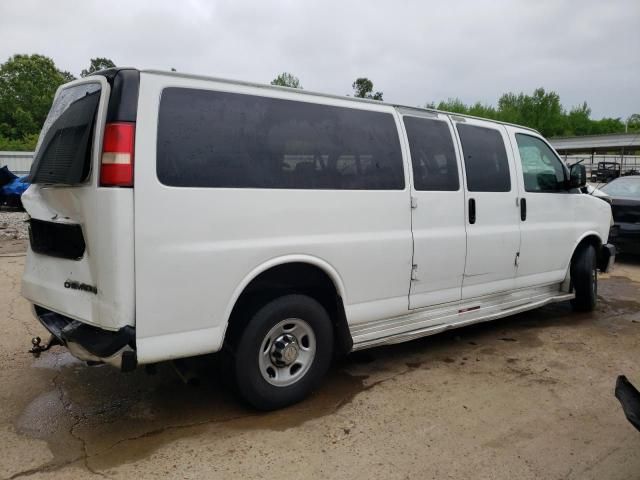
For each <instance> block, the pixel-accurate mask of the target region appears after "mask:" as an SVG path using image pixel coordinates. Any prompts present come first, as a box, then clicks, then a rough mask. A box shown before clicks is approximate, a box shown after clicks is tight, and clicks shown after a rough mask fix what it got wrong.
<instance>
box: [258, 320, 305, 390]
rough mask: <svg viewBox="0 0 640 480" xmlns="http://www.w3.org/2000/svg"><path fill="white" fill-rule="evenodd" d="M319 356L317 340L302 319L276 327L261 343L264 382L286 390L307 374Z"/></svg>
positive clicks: (283, 322) (259, 362)
mask: <svg viewBox="0 0 640 480" xmlns="http://www.w3.org/2000/svg"><path fill="white" fill-rule="evenodd" d="M315 355H316V337H315V334H314V333H313V329H312V328H311V326H310V325H309V324H308V323H307V322H305V321H304V320H302V319H300V318H287V319H286V320H282V321H281V322H278V323H277V324H276V325H274V327H273V328H271V330H269V332H268V333H267V335H266V336H265V337H264V339H263V340H262V343H261V347H260V352H259V355H258V364H259V368H260V373H261V374H262V378H264V379H265V380H266V381H267V382H269V383H270V384H271V385H275V386H278V387H286V386H288V385H292V384H294V383H296V382H297V381H298V380H300V379H301V378H302V377H304V375H305V374H306V373H307V371H308V370H309V368H310V367H311V365H312V363H313V359H314V358H315Z"/></svg>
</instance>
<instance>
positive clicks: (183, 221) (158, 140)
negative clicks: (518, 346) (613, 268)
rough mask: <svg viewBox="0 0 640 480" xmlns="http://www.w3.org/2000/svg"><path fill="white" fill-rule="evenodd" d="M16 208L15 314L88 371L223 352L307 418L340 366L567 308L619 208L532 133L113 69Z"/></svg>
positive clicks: (80, 94)
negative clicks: (364, 354) (368, 352)
mask: <svg viewBox="0 0 640 480" xmlns="http://www.w3.org/2000/svg"><path fill="white" fill-rule="evenodd" d="M30 177H31V181H32V182H33V184H32V186H31V187H30V188H29V190H28V191H27V192H26V193H25V195H24V197H23V202H24V205H25V208H26V210H27V212H28V213H29V215H30V217H31V219H30V246H29V251H28V255H27V259H26V267H25V272H24V277H23V282H22V292H23V295H24V296H25V297H26V298H27V299H28V300H29V301H30V302H31V303H32V304H33V306H34V312H35V315H36V317H37V318H38V319H39V320H40V322H42V324H43V325H44V326H45V327H46V328H47V329H48V330H49V332H51V334H52V342H54V343H60V344H63V345H65V346H66V347H67V348H68V349H69V351H70V352H71V353H72V354H73V355H75V356H76V357H77V358H79V359H81V360H86V361H88V362H90V363H93V362H102V363H109V364H112V365H115V366H117V367H118V368H121V369H122V370H130V369H133V368H135V367H136V366H137V365H140V364H149V363H155V362H161V361H166V360H171V359H179V358H184V357H191V356H195V355H201V354H206V353H211V352H219V351H221V352H223V354H224V355H225V356H226V358H227V359H228V361H229V363H230V365H231V370H232V377H233V378H234V379H235V383H236V385H237V390H238V392H239V393H240V395H241V397H242V398H244V399H245V400H246V401H248V402H249V403H250V404H252V405H254V406H255V407H257V408H261V409H273V408H278V407H282V406H285V405H288V404H291V403H294V402H297V401H299V400H301V399H302V398H303V397H305V396H306V395H307V394H308V393H309V392H310V391H312V390H313V389H314V388H316V387H317V386H318V384H319V382H320V380H321V379H322V377H323V375H324V374H325V373H326V371H327V369H328V368H329V365H330V362H331V359H332V357H333V356H334V355H335V354H338V353H346V352H350V351H353V350H359V349H363V348H368V347H373V346H376V345H381V344H389V343H396V342H403V341H406V340H411V339H413V338H417V337H421V336H425V335H431V334H434V333H438V332H441V331H443V330H446V329H449V328H454V327H459V326H463V325H469V324H472V323H476V322H484V321H487V320H493V319H496V318H501V317H505V316H508V315H512V314H514V313H517V312H522V311H524V310H529V309H532V308H536V307H540V306H541V305H545V304H547V303H549V302H558V301H571V302H572V304H573V306H574V307H575V309H578V310H591V309H593V308H594V306H595V304H596V299H597V270H598V269H599V270H601V271H604V270H606V269H607V268H608V267H609V266H610V265H611V264H612V263H613V261H614V257H615V255H614V252H615V250H614V249H613V247H612V246H611V245H608V244H607V237H608V233H609V227H610V223H611V208H610V206H609V205H608V204H607V203H606V202H603V201H601V200H599V199H597V198H594V197H592V196H590V195H587V194H584V193H582V191H581V187H583V186H584V184H585V178H586V175H585V172H584V168H583V167H582V166H580V165H578V166H576V167H575V168H573V169H572V170H571V171H569V170H568V169H567V167H566V166H565V164H564V163H563V162H562V161H561V160H560V158H559V157H558V155H557V154H556V152H555V151H554V150H553V148H551V147H550V146H549V144H548V143H547V141H546V140H545V139H544V138H543V137H542V136H541V135H540V134H539V133H537V132H536V131H533V130H531V129H528V128H524V127H519V126H516V125H508V124H504V123H499V122H494V121H488V120H482V119H479V118H473V117H469V116H464V115H454V114H449V113H446V112H440V111H436V110H429V109H421V108H411V107H403V106H397V105H391V104H386V103H382V102H377V101H368V100H362V99H356V98H345V97H338V96H333V95H323V94H318V93H311V92H307V91H301V90H294V89H289V88H280V87H273V86H265V85H256V84H251V83H245V82H237V81H228V80H221V79H216V78H208V77H201V76H195V75H184V74H180V73H168V72H158V71H145V70H136V69H122V68H117V69H109V70H104V71H101V72H98V73H96V74H94V75H91V76H89V77H86V78H84V79H81V80H77V81H74V82H71V83H68V84H66V85H63V86H62V87H60V88H59V90H58V92H57V94H56V97H55V100H54V102H53V106H52V107H51V111H50V113H49V116H48V117H47V120H46V122H45V125H44V128H43V130H42V133H41V135H40V140H39V144H38V147H37V152H36V155H35V159H34V163H33V168H32V170H31V173H30Z"/></svg>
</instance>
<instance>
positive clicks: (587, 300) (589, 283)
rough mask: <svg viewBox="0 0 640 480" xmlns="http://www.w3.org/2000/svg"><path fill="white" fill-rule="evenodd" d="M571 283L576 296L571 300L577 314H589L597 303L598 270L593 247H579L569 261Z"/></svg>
mask: <svg viewBox="0 0 640 480" xmlns="http://www.w3.org/2000/svg"><path fill="white" fill-rule="evenodd" d="M571 281H572V282H573V288H574V290H575V293H576V296H575V298H574V299H573V300H571V305H572V306H573V309H574V310H575V311H577V312H591V311H593V310H594V309H595V308H596V303H597V301H598V268H597V261H596V249H595V248H594V247H593V245H585V246H584V247H581V248H580V249H579V250H578V251H577V252H576V253H575V254H574V257H573V260H572V261H571Z"/></svg>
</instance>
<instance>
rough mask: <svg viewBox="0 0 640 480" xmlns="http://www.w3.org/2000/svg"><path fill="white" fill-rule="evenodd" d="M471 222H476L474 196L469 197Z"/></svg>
mask: <svg viewBox="0 0 640 480" xmlns="http://www.w3.org/2000/svg"><path fill="white" fill-rule="evenodd" d="M469 223H470V224H472V225H473V224H474V223H476V200H475V199H474V198H470V199H469Z"/></svg>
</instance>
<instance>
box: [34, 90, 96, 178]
mask: <svg viewBox="0 0 640 480" xmlns="http://www.w3.org/2000/svg"><path fill="white" fill-rule="evenodd" d="M100 92H101V87H100V84H99V83H85V84H81V85H76V86H74V87H69V88H65V89H63V90H62V91H61V92H60V95H58V97H57V98H56V99H55V101H54V103H53V105H52V106H51V110H49V114H48V115H47V119H46V120H45V122H44V126H43V127H42V133H41V134H40V139H39V141H38V146H37V147H36V155H35V158H34V160H33V164H32V165H31V172H30V174H29V179H30V181H31V182H32V183H61V184H70V185H73V184H77V183H80V182H82V181H84V180H85V179H86V178H87V176H88V175H89V169H90V166H91V143H92V139H93V126H94V123H95V118H96V112H97V111H98V103H99V101H100Z"/></svg>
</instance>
